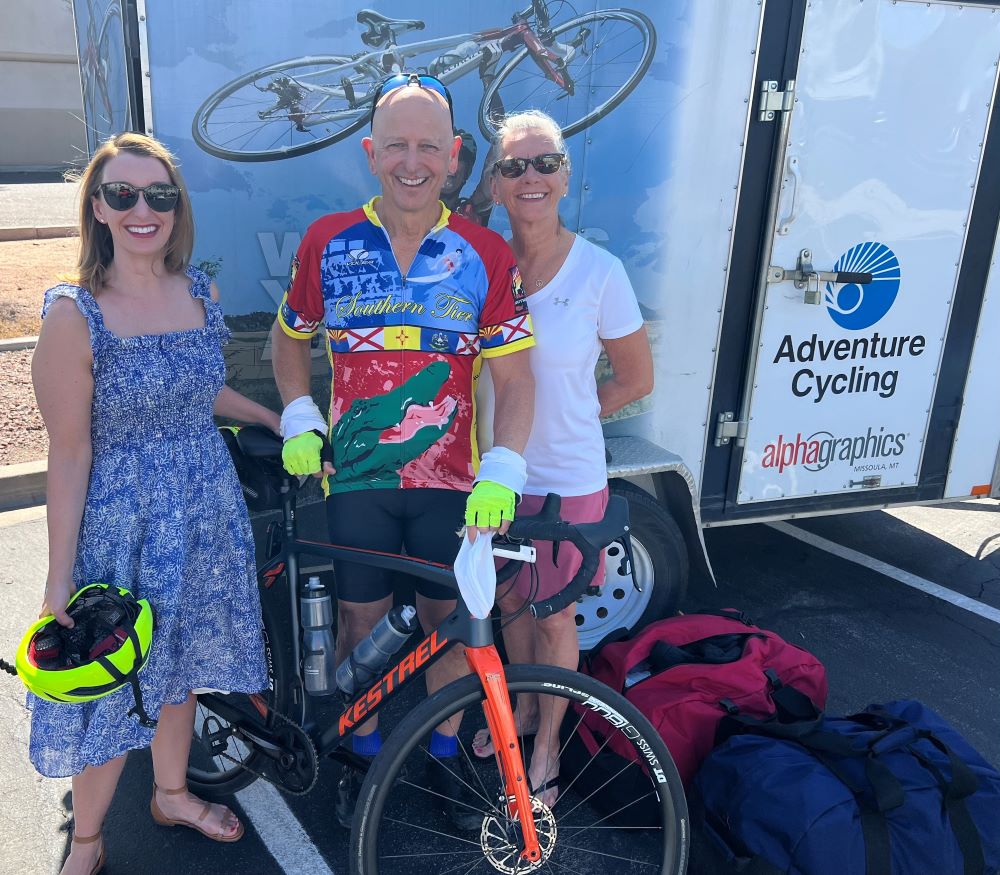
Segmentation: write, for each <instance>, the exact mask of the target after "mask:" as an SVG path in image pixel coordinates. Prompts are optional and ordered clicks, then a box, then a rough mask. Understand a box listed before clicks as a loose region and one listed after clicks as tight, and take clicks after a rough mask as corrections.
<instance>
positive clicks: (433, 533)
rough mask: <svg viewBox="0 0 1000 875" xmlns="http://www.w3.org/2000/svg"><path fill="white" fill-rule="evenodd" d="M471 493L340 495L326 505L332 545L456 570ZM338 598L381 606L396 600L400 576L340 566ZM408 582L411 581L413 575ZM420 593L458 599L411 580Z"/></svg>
mask: <svg viewBox="0 0 1000 875" xmlns="http://www.w3.org/2000/svg"><path fill="white" fill-rule="evenodd" d="M468 497H469V495H468V493H467V492H458V491H456V490H454V489H361V490H358V491H356V492H338V493H336V494H334V495H331V496H329V497H328V498H327V499H326V523H327V528H328V530H329V534H330V541H331V543H334V544H342V545H343V546H345V547H363V548H364V549H366V550H378V551H380V552H382V553H400V552H402V551H403V550H405V551H406V555H407V556H413V557H415V558H417V559H426V560H428V561H430V562H440V563H442V564H443V565H453V564H454V563H455V557H456V556H457V555H458V549H459V547H461V546H462V541H461V538H460V537H459V536H458V535H457V534H456V533H457V532H458V531H459V529H460V528H461V527H462V525H463V524H464V522H465V502H466V500H467V499H468ZM333 573H334V577H335V579H336V582H337V598H339V599H342V600H344V601H347V602H376V601H379V600H380V599H383V598H385V597H386V596H388V595H391V594H392V592H393V586H394V583H395V582H396V579H397V578H398V577H399V576H400V575H399V574H398V573H397V572H394V571H387V570H386V569H383V568H372V567H370V566H367V565H358V564H357V563H355V562H334V563H333ZM407 577H410V576H409V575H407ZM410 579H411V580H412V582H413V587H414V589H415V590H416V591H417V592H419V593H420V594H421V595H423V596H424V597H425V598H429V599H442V600H443V599H453V598H455V595H456V593H455V590H454V589H452V588H451V587H448V586H444V585H443V584H438V583H432V582H431V581H429V580H422V579H420V578H417V577H410Z"/></svg>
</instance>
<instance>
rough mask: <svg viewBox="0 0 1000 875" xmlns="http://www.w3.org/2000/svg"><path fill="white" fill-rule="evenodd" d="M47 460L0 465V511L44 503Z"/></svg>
mask: <svg viewBox="0 0 1000 875" xmlns="http://www.w3.org/2000/svg"><path fill="white" fill-rule="evenodd" d="M47 475H48V462H47V461H45V460H42V461H40V462H22V463H21V464H18V465H0V512H3V511H8V510H17V509H18V508H21V507H33V506H35V505H38V504H45V483H46V479H47Z"/></svg>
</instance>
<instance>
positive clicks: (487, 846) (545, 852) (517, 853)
mask: <svg viewBox="0 0 1000 875" xmlns="http://www.w3.org/2000/svg"><path fill="white" fill-rule="evenodd" d="M499 810H506V804H505V803H504V802H503V801H502V800H501V802H500V805H499ZM531 815H532V817H533V818H534V820H535V832H536V833H537V834H538V848H539V850H540V851H541V854H540V856H539V858H538V859H537V860H535V861H534V862H531V861H529V860H525V859H523V858H522V857H521V847H520V846H521V842H520V840H519V839H520V833H521V830H520V828H519V827H518V825H517V823H515V822H514V821H513V820H511V819H510V818H509V817H500V816H498V815H497V814H488V815H487V816H486V817H485V818H484V819H483V828H482V830H481V831H480V833H479V842H480V844H481V845H482V848H483V855H484V856H485V857H486V859H487V860H489V862H490V863H491V864H492V865H493V868H494V869H496V870H497V871H498V872H505V873H507V875H514V873H521V872H525V873H527V872H535V871H537V870H538V869H540V868H541V867H542V866H544V865H545V863H546V862H547V861H548V859H549V857H550V856H552V850H553V848H555V846H556V834H557V832H558V830H557V828H556V819H555V816H554V815H553V814H552V809H550V808H549V806H548V805H543V804H542V803H541V802H539V801H538V799H536V798H535V797H534V796H532V797H531Z"/></svg>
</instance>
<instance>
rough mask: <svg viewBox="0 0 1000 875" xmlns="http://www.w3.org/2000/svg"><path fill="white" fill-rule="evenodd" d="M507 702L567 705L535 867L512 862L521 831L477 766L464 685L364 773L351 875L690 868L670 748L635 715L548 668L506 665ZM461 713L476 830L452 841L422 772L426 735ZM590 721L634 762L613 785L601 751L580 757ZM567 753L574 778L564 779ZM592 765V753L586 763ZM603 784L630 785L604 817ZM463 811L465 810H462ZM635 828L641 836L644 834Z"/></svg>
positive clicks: (405, 729) (500, 786) (494, 768)
mask: <svg viewBox="0 0 1000 875" xmlns="http://www.w3.org/2000/svg"><path fill="white" fill-rule="evenodd" d="M506 672H507V686H508V688H509V689H510V692H511V698H512V700H513V699H514V697H515V696H516V695H517V694H518V693H538V694H542V695H549V696H555V697H557V698H561V699H564V700H565V701H566V702H567V703H568V707H567V709H566V717H565V718H564V719H563V722H562V725H561V728H560V733H559V734H560V757H561V764H560V765H561V768H560V775H559V797H558V798H557V799H556V801H555V803H554V804H553V806H552V807H551V809H550V808H548V807H547V806H544V805H542V804H541V803H540V801H539V800H538V798H537V797H536V798H535V800H534V807H535V812H534V813H535V822H536V826H537V828H538V831H539V835H540V840H541V841H542V851H543V854H542V859H541V860H539V861H537V862H535V863H531V864H529V863H527V862H525V861H523V860H519V858H518V855H517V850H516V842H517V837H518V835H519V829H518V827H517V824H515V823H512V822H510V821H509V819H508V818H507V816H506V809H505V807H504V804H503V801H502V800H503V797H504V780H503V775H502V774H500V771H499V766H498V764H497V760H496V758H495V757H493V756H489V757H487V758H484V759H480V758H477V757H476V756H475V755H474V754H473V752H472V746H471V742H472V736H473V734H474V733H475V731H476V730H478V729H480V728H482V727H484V726H485V724H486V721H485V717H484V714H483V708H482V705H483V702H484V695H483V691H482V687H481V686H480V684H479V679H478V678H476V677H474V676H470V677H465V678H462V679H460V680H458V681H456V682H454V683H452V684H449V685H448V686H447V687H445V688H444V689H442V690H439V691H438V692H437V693H435V694H434V695H433V696H431V697H430V698H428V699H427V700H425V701H424V702H423V703H422V704H421V705H420V706H419V707H417V708H416V709H414V710H413V711H412V712H410V713H409V714H408V715H407V717H406V718H405V719H404V720H402V721H401V722H400V724H399V725H398V726H397V727H396V728H395V729H394V731H393V732H392V734H391V736H390V737H389V739H388V740H387V741H386V743H385V745H384V747H383V748H382V752H381V753H380V754H379V756H378V757H377V758H376V760H375V762H374V764H373V766H372V768H371V769H370V770H369V771H368V775H367V777H366V778H365V782H364V785H363V786H362V788H361V792H360V794H359V798H358V806H357V809H356V812H355V817H354V824H353V829H352V831H351V856H350V866H351V871H352V872H353V873H355V875H377V873H381V875H386V873H394V872H401V871H405V872H407V873H408V875H422V873H427V875H431V873H433V875H444V873H450V872H453V873H463V875H473V873H489V872H506V873H515V872H516V873H528V872H535V871H543V872H592V871H596V870H599V871H612V870H613V871H614V872H615V873H616V875H617V873H622V875H624V873H657V872H659V873H664V875H680V873H683V872H684V871H685V870H686V868H687V850H688V840H689V828H688V814H687V804H686V802H685V799H684V791H683V789H682V787H681V782H680V778H679V777H678V775H677V770H676V768H675V767H674V764H673V760H671V758H670V753H669V752H668V751H667V748H666V745H665V744H664V743H663V741H662V739H661V738H660V737H659V735H657V733H656V731H655V730H654V729H653V727H652V725H650V723H649V721H648V720H646V718H645V717H643V716H642V714H640V713H639V711H638V710H636V708H635V707H634V706H633V705H631V704H630V703H629V702H627V701H626V700H625V699H624V698H622V697H621V696H620V695H618V694H617V693H615V692H614V691H613V690H611V689H609V688H608V687H606V686H605V685H604V684H601V683H599V682H598V681H595V680H594V679H593V678H589V677H586V676H584V675H581V674H579V673H577V672H572V671H567V670H566V669H561V668H553V667H550V666H538V665H519V666H508V667H507V668H506ZM463 710H464V711H465V718H464V720H463V722H462V728H461V732H460V733H459V759H460V760H461V761H462V763H463V765H462V768H461V769H456V770H455V771H456V772H458V773H463V774H464V779H463V783H464V785H465V790H464V791H463V792H464V793H465V795H466V800H465V801H466V802H467V803H468V805H469V807H471V808H472V809H473V810H475V811H476V812H477V813H478V814H481V815H482V826H481V828H479V829H478V831H473V832H457V831H456V830H455V828H454V827H453V826H452V825H451V824H450V822H448V821H447V820H446V819H445V817H444V815H443V814H441V813H440V812H439V809H438V803H439V802H440V798H439V796H438V794H436V793H435V792H432V791H431V790H430V789H428V788H427V787H426V786H425V784H426V782H425V780H424V773H425V769H426V767H427V764H428V763H431V762H439V761H435V758H433V757H432V756H431V754H430V736H431V733H432V732H433V730H434V728H435V727H436V726H437V725H438V724H440V723H443V722H445V721H447V720H449V719H450V718H451V717H452V716H453V715H455V714H457V713H458V712H460V711H463ZM584 713H586V714H590V715H591V717H590V719H591V720H593V719H594V717H593V715H598V717H599V718H601V719H603V721H605V722H606V723H607V727H606V728H607V733H608V735H609V736H610V735H617V734H619V733H620V734H621V737H623V738H625V739H627V740H628V743H629V744H630V745H631V746H632V748H633V749H634V751H635V753H636V761H634V762H633V761H627V762H626V761H622V762H621V763H620V765H619V766H618V767H617V768H616V771H617V770H618V769H620V770H621V774H620V775H617V776H615V775H614V774H608V773H607V771H606V765H607V764H606V762H603V761H602V758H601V752H598V753H597V754H596V755H595V756H593V757H592V758H589V759H588V758H587V757H584V758H583V760H582V761H581V760H580V758H579V751H580V749H581V745H580V743H579V742H580V729H581V721H582V719H583V714H584ZM532 739H533V736H532V735H528V734H525V735H522V736H521V737H520V745H521V752H522V756H523V757H524V760H525V764H526V765H527V764H528V763H530V758H531V751H532V747H533V742H532ZM571 748H572V749H575V751H576V754H575V755H574V757H573V758H574V759H575V760H576V762H575V764H574V766H575V767H574V770H573V773H572V774H570V773H569V772H568V770H567V768H566V766H567V764H568V760H569V759H570V751H571ZM587 756H589V754H588V755H587ZM610 780H614V781H615V782H616V787H618V788H620V787H621V786H623V785H628V786H629V788H630V789H629V791H628V793H629V796H628V798H627V799H626V800H625V801H624V802H622V800H621V796H620V794H616V796H617V798H618V801H617V802H615V803H614V809H613V810H609V807H608V804H607V798H606V796H607V793H606V792H605V793H604V794H602V792H601V790H602V789H603V788H604V787H606V786H608V784H609V782H610ZM460 804H461V803H460ZM640 824H642V825H640Z"/></svg>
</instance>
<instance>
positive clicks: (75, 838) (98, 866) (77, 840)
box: [73, 833, 104, 875]
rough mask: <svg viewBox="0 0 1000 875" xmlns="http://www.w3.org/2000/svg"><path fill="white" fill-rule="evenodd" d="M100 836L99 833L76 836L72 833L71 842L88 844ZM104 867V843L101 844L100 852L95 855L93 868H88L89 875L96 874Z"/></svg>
mask: <svg viewBox="0 0 1000 875" xmlns="http://www.w3.org/2000/svg"><path fill="white" fill-rule="evenodd" d="M100 838H101V833H96V834H95V835H92V836H78V835H77V834H76V833H73V844H75V845H90V844H93V843H94V842H96V841H97V840H98V839H100ZM103 868H104V844H103V843H102V844H101V853H100V854H99V855H98V857H97V862H96V863H95V864H94V868H93V869H91V870H90V875H97V873H98V872H100V871H101V870H102V869H103Z"/></svg>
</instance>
